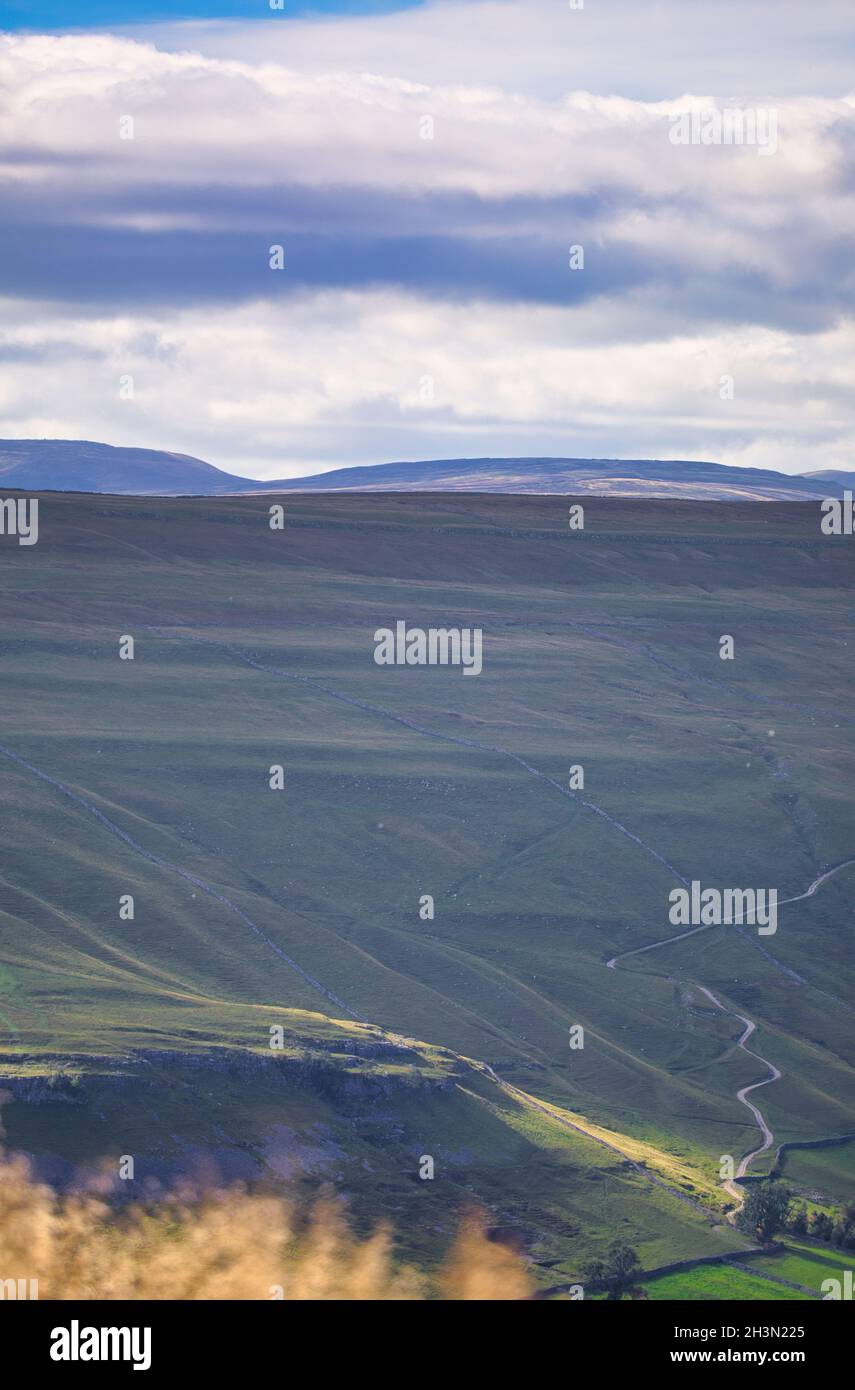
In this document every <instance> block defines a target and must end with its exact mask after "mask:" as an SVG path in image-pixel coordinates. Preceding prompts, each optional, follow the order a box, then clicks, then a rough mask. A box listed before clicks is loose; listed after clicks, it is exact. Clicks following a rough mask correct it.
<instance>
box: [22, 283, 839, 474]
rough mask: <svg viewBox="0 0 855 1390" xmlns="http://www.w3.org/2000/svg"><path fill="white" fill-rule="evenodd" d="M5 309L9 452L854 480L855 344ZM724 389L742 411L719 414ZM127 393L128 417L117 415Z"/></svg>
mask: <svg viewBox="0 0 855 1390" xmlns="http://www.w3.org/2000/svg"><path fill="white" fill-rule="evenodd" d="M2 309H3V321H4V323H5V324H6V327H5V328H4V330H3V333H2V335H1V336H0V349H2V350H3V351H4V354H5V353H8V352H9V351H11V353H12V354H13V355H14V353H15V352H16V351H17V352H18V353H19V354H21V355H20V358H19V360H18V361H16V362H13V363H12V364H11V365H10V367H9V370H8V372H7V373H6V377H5V400H4V401H3V407H4V415H5V417H6V419H7V421H8V422H9V424H10V425H11V426H12V428H11V429H10V431H9V432H10V433H11V434H13V435H15V436H19V437H38V436H42V435H55V436H58V437H63V438H75V437H80V436H84V437H95V438H100V439H104V440H106V441H107V442H109V443H114V444H139V443H141V442H145V443H146V444H147V445H149V446H151V447H156V448H164V449H175V450H178V451H181V452H186V453H197V454H199V455H201V456H202V457H205V458H208V459H209V460H210V461H211V462H215V463H218V464H220V465H221V466H224V467H228V468H230V469H233V470H234V471H237V472H244V473H247V474H249V475H253V476H267V477H275V476H288V475H295V474H298V473H301V472H304V471H306V470H313V469H315V468H316V467H317V468H323V467H333V466H338V465H340V464H346V463H358V462H379V461H382V460H383V459H384V458H386V457H419V456H422V457H425V456H437V455H439V456H441V455H443V454H446V455H450V456H458V455H470V456H471V455H476V454H479V453H490V452H494V453H495V452H499V453H505V454H508V453H510V454H518V453H520V452H527V453H536V454H537V453H539V454H542V453H544V452H548V453H556V452H557V453H564V454H573V453H581V454H590V453H599V454H600V455H606V456H609V455H614V454H618V455H623V456H630V457H631V456H635V457H639V456H650V455H653V456H657V457H669V456H670V457H696V458H714V459H718V460H721V461H726V462H729V463H746V464H752V465H753V464H756V463H758V462H759V461H761V460H762V461H763V465H764V466H776V467H783V468H786V469H788V470H790V471H799V470H802V469H808V468H811V467H816V468H819V467H833V466H840V467H845V466H846V465H847V462H848V453H847V451H849V450H851V447H852V442H853V440H855V404H853V403H855V325H852V324H848V325H846V326H843V327H838V328H836V329H834V330H830V331H828V332H826V333H823V334H818V335H814V336H813V337H811V338H810V339H807V338H804V337H801V336H793V335H788V334H785V333H775V332H771V331H769V330H768V329H754V330H741V331H739V332H736V331H733V332H730V333H722V334H718V335H715V336H712V335H704V334H691V333H687V334H685V335H683V336H679V337H674V338H672V339H670V340H665V341H662V340H651V341H649V342H644V341H637V340H636V339H634V338H633V339H631V340H627V341H622V340H621V337H620V330H619V324H620V316H621V309H620V305H618V304H613V305H606V306H605V312H607V313H611V315H612V318H613V323H614V326H615V332H614V339H615V340H614V341H611V342H605V341H599V342H589V341H588V340H587V334H586V318H587V316H588V315H589V314H590V312H591V311H590V310H589V309H581V310H574V309H564V308H559V309H554V308H546V307H541V308H538V309H536V310H533V309H532V308H531V307H528V306H526V307H523V306H507V305H495V304H490V303H480V304H476V305H471V304H466V305H450V304H442V303H436V302H433V301H429V300H425V299H420V298H416V297H413V296H404V295H397V294H392V293H390V292H366V293H346V294H338V293H336V294H329V293H323V294H320V295H307V296H304V297H301V298H300V299H298V300H294V301H290V302H288V303H287V304H285V303H282V304H278V305H270V304H264V303H258V304H247V305H241V306H238V307H231V308H206V309H203V310H201V311H200V310H198V309H194V310H192V311H185V312H178V313H173V314H170V315H167V316H162V317H153V316H151V317H134V318H127V317H109V316H106V317H99V318H93V319H87V320H70V319H69V318H68V317H67V316H66V315H65V314H64V313H62V312H61V311H56V312H54V313H53V314H46V313H45V310H44V308H42V309H41V310H39V312H38V313H36V312H35V310H36V306H32V305H26V304H21V303H19V302H10V303H6V304H4V305H3V306H2ZM725 374H727V375H731V376H733V378H734V381H735V397H734V399H733V400H732V401H729V400H722V399H721V398H720V378H721V376H722V375H725ZM127 375H130V376H132V377H133V379H134V388H135V390H134V399H133V400H122V399H120V390H119V384H120V378H121V377H125V376H127ZM425 378H431V379H432V384H433V399H429V400H424V399H423V398H422V387H423V382H424V380H425ZM392 440H394V441H395V444H394V446H392V445H391V441H392ZM497 440H503V441H504V444H503V446H501V447H499V448H498V449H496V448H495V447H494V445H495V443H496V441H497ZM547 441H551V443H550V445H549V447H548V448H547V447H546V443H547ZM817 441H820V442H819V443H817ZM521 442H522V444H524V447H522V444H521ZM488 446H489V447H488ZM556 446H557V447H556ZM642 446H643V447H642Z"/></svg>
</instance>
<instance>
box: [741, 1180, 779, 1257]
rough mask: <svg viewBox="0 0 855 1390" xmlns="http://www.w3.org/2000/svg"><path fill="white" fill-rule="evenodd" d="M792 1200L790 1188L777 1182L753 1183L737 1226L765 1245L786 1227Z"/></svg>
mask: <svg viewBox="0 0 855 1390" xmlns="http://www.w3.org/2000/svg"><path fill="white" fill-rule="evenodd" d="M791 1200H792V1199H791V1195H790V1190H789V1188H787V1187H780V1186H779V1185H778V1183H776V1182H771V1181H768V1180H767V1181H766V1182H758V1183H752V1184H751V1186H750V1187H749V1189H748V1195H747V1197H746V1198H745V1205H744V1206H743V1207H742V1210H741V1211H740V1213H739V1215H738V1216H737V1218H736V1221H737V1225H738V1226H739V1228H740V1230H742V1231H745V1232H746V1233H747V1234H748V1235H752V1236H754V1237H755V1238H756V1239H757V1240H759V1241H762V1242H763V1243H764V1244H765V1243H766V1241H769V1240H771V1239H772V1237H773V1236H774V1235H775V1234H776V1233H777V1232H778V1231H780V1229H781V1227H782V1226H785V1225H786V1222H787V1217H788V1216H789V1212H790V1202H791Z"/></svg>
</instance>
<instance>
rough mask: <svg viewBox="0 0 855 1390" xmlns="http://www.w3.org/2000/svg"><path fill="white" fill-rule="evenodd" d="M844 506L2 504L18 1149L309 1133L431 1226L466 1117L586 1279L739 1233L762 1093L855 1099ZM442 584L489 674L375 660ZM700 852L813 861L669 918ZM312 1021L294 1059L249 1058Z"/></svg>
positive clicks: (61, 1150)
mask: <svg viewBox="0 0 855 1390" xmlns="http://www.w3.org/2000/svg"><path fill="white" fill-rule="evenodd" d="M819 519H820V513H819V506H818V504H816V503H814V502H808V503H802V504H792V503H788V504H784V503H776V504H772V503H751V504H741V503H731V504H728V505H727V506H724V505H720V504H716V503H710V502H687V501H652V500H647V501H644V500H633V501H625V500H621V499H614V498H605V499H598V498H587V499H586V500H585V529H584V531H581V532H572V531H570V530H569V528H568V526H567V504H566V500H565V499H563V498H562V499H556V498H554V497H550V496H525V497H518V496H484V495H481V496H470V497H460V496H456V495H455V496H447V495H442V494H436V493H425V494H420V495H419V496H373V495H360V496H347V495H340V494H331V495H302V496H299V495H295V496H294V497H293V498H291V499H290V500H289V501H288V503H287V506H286V521H285V528H284V530H282V531H274V530H271V528H270V526H269V517H268V501H267V500H266V499H262V498H253V497H249V498H247V497H241V498H233V497H224V498H213V499H198V498H195V499H156V500H155V499H139V498H121V497H99V496H86V495H77V496H67V495H62V494H50V493H45V494H43V495H42V499H41V513H40V528H39V540H38V544H37V545H34V546H32V547H20V546H18V545H17V544H16V543H15V541H14V538H13V537H6V538H5V539H3V538H0V594H2V603H0V613H2V620H0V657H2V666H0V671H2V676H3V700H4V711H5V721H4V728H5V732H4V734H3V737H2V746H0V772H2V776H0V814H2V818H3V821H4V824H5V826H6V839H5V843H6V854H5V856H4V861H3V865H2V872H0V1029H2V1040H0V1049H2V1058H0V1073H2V1078H5V1084H6V1085H7V1086H8V1087H9V1088H10V1089H11V1090H12V1091H13V1092H14V1094H15V1096H16V1100H15V1101H14V1102H13V1103H11V1104H10V1105H9V1106H7V1107H6V1108H5V1110H4V1116H5V1124H6V1129H7V1135H8V1138H7V1142H8V1143H9V1144H10V1145H11V1146H12V1147H16V1148H22V1149H24V1150H26V1151H28V1152H31V1153H33V1154H36V1155H37V1156H38V1159H39V1162H40V1163H41V1164H42V1168H43V1171H44V1172H45V1173H56V1174H59V1176H60V1177H61V1176H62V1175H63V1174H64V1173H65V1172H66V1171H67V1165H69V1164H72V1165H74V1164H77V1165H79V1164H82V1163H85V1164H87V1165H93V1164H95V1163H96V1162H97V1161H98V1160H99V1159H100V1158H104V1159H107V1158H110V1157H111V1156H112V1157H113V1158H115V1156H116V1154H117V1153H118V1154H122V1153H131V1154H134V1153H136V1154H140V1155H142V1159H141V1167H140V1170H141V1172H143V1173H144V1172H146V1171H155V1172H156V1173H169V1172H172V1171H176V1170H180V1169H181V1167H182V1165H183V1164H184V1163H185V1161H186V1162H187V1163H190V1166H191V1167H192V1162H191V1160H192V1161H195V1160H197V1159H198V1161H199V1163H202V1161H203V1160H204V1161H205V1162H210V1163H212V1164H214V1165H215V1166H221V1167H222V1169H223V1171H224V1172H226V1173H234V1172H235V1171H237V1167H236V1165H238V1163H239V1162H240V1161H241V1160H240V1155H243V1161H245V1162H246V1163H247V1164H248V1165H249V1171H255V1170H256V1168H257V1166H258V1164H259V1163H262V1161H263V1165H264V1166H267V1167H270V1164H269V1162H268V1161H267V1159H265V1158H264V1155H265V1154H266V1155H270V1154H273V1155H275V1164H277V1165H278V1166H279V1169H280V1170H282V1171H284V1170H286V1169H290V1170H291V1171H295V1172H297V1173H298V1174H302V1175H304V1177H305V1180H306V1181H309V1180H311V1181H320V1180H322V1179H323V1178H324V1175H326V1177H328V1178H329V1180H330V1181H334V1182H335V1183H336V1184H337V1185H339V1186H340V1188H341V1190H343V1191H345V1192H348V1193H350V1194H351V1195H352V1196H353V1197H354V1200H355V1201H356V1202H357V1205H358V1206H359V1210H360V1212H361V1214H362V1217H363V1219H365V1220H366V1221H367V1220H369V1219H370V1218H371V1217H377V1216H382V1215H388V1214H389V1213H390V1211H391V1212H393V1213H394V1214H395V1215H396V1218H397V1217H400V1221H401V1224H403V1225H404V1226H405V1227H408V1229H410V1230H411V1231H412V1229H413V1226H414V1218H412V1211H413V1210H414V1209H413V1208H412V1206H410V1205H408V1203H409V1202H419V1201H423V1200H432V1199H427V1198H426V1197H425V1193H426V1192H427V1191H431V1192H434V1193H439V1192H440V1190H441V1189H440V1185H439V1180H437V1182H436V1185H435V1186H433V1187H431V1186H430V1184H422V1183H421V1182H420V1180H419V1178H418V1175H417V1173H415V1171H414V1168H415V1165H416V1164H417V1161H418V1159H419V1157H420V1156H421V1155H425V1154H427V1155H434V1156H435V1157H436V1156H439V1157H440V1158H441V1160H442V1167H441V1172H442V1174H443V1181H448V1183H450V1184H451V1186H450V1187H447V1188H445V1189H442V1190H443V1191H445V1192H446V1193H448V1192H451V1191H452V1189H453V1193H454V1203H455V1204H458V1203H460V1202H463V1201H464V1200H465V1199H466V1198H467V1197H468V1198H478V1199H480V1200H481V1201H483V1202H486V1203H488V1204H489V1206H490V1208H491V1210H493V1211H494V1212H495V1213H496V1219H497V1221H500V1222H501V1221H505V1220H506V1221H507V1222H509V1223H510V1225H511V1226H512V1227H513V1228H514V1229H515V1230H517V1231H518V1232H523V1233H524V1237H525V1242H526V1245H527V1248H530V1249H531V1250H533V1251H534V1252H535V1254H536V1257H537V1258H541V1259H543V1260H546V1261H558V1262H559V1264H560V1268H561V1270H562V1271H563V1272H565V1273H567V1274H569V1275H572V1274H573V1273H575V1272H576V1270H577V1268H578V1262H579V1260H580V1259H581V1258H583V1257H584V1256H585V1255H586V1254H589V1253H590V1252H591V1251H592V1250H601V1249H602V1248H603V1247H604V1245H605V1244H607V1243H608V1240H609V1239H613V1238H614V1236H615V1235H616V1234H619V1235H621V1236H624V1237H626V1238H627V1239H631V1241H632V1242H634V1243H636V1244H637V1245H638V1246H639V1248H640V1249H641V1250H642V1251H643V1254H644V1260H645V1266H646V1267H648V1268H649V1267H651V1265H652V1264H656V1265H659V1264H662V1263H667V1262H668V1258H669V1257H670V1258H673V1259H678V1258H683V1257H685V1255H686V1253H687V1252H693V1253H712V1252H714V1251H715V1250H717V1249H721V1246H722V1241H723V1240H725V1241H726V1238H727V1234H728V1233H727V1232H726V1231H725V1232H724V1234H722V1228H721V1225H720V1213H721V1210H722V1208H723V1205H724V1203H725V1202H726V1201H727V1200H728V1198H727V1196H726V1194H725V1193H723V1192H722V1190H721V1188H720V1186H719V1183H720V1172H719V1170H720V1166H721V1159H722V1155H728V1154H730V1155H733V1156H735V1157H736V1158H738V1157H739V1156H740V1155H744V1154H748V1153H750V1152H752V1151H753V1150H754V1149H756V1148H757V1147H758V1144H759V1142H760V1141H759V1136H758V1128H757V1124H756V1121H755V1120H754V1118H753V1117H752V1115H751V1113H750V1112H749V1110H748V1108H747V1107H746V1106H745V1105H744V1104H743V1103H742V1102H741V1101H740V1100H739V1098H738V1092H739V1091H740V1089H742V1088H744V1087H747V1086H751V1085H754V1084H755V1083H757V1082H758V1081H761V1080H766V1081H767V1082H768V1067H769V1066H774V1067H775V1068H776V1069H777V1070H778V1071H779V1072H780V1077H779V1078H778V1079H776V1080H775V1081H774V1082H773V1083H772V1084H766V1085H765V1086H764V1089H763V1090H762V1091H755V1092H754V1093H753V1098H754V1099H755V1100H756V1101H757V1103H758V1104H761V1105H762V1111H763V1114H764V1116H765V1117H766V1120H767V1121H768V1124H769V1126H770V1127H771V1130H772V1131H773V1132H774V1140H775V1144H776V1145H777V1144H778V1143H782V1142H786V1141H794V1140H796V1141H804V1140H808V1139H818V1138H823V1137H827V1136H831V1135H844V1134H847V1133H851V1132H852V1129H853V1126H852V1121H851V1116H852V1113H853V1108H855V1042H853V1033H852V1004H851V999H852V986H853V959H855V956H854V955H853V951H852V939H853V930H855V921H853V908H852V900H851V886H852V881H853V873H855V870H853V867H852V865H851V861H852V860H853V858H855V803H853V798H852V796H851V792H850V790H849V789H850V787H851V785H852V778H851V777H847V776H846V775H845V773H846V771H847V770H848V769H849V767H850V764H851V761H852V758H853V751H855V750H853V731H855V720H853V717H852V714H851V711H850V703H851V701H850V692H851V686H852V674H853V673H852V644H851V640H850V632H849V628H850V626H851V623H850V617H851V611H852V608H853V586H855V573H854V572H853V567H852V559H851V555H852V552H851V539H848V538H845V537H841V538H835V537H824V536H822V535H821V533H820V530H819ZM401 619H403V620H405V621H406V622H408V623H409V624H412V625H418V626H424V627H429V626H433V625H442V626H449V625H475V626H478V627H480V628H482V629H483V634H484V667H483V671H482V673H481V675H480V676H479V677H478V678H477V679H466V678H464V677H463V676H462V674H461V672H460V671H459V670H455V669H453V668H448V667H446V668H442V667H422V668H413V667H405V666H401V667H380V666H378V665H376V664H375V662H374V660H373V650H374V641H373V635H374V632H375V631H376V629H377V628H378V627H379V626H386V625H394V623H395V622H396V621H398V620H401ZM723 633H726V634H732V635H733V636H734V640H735V644H736V647H735V651H736V656H735V659H734V660H733V661H732V662H729V663H726V662H723V661H721V659H720V657H719V639H720V636H721V635H722V634H723ZM127 635H131V636H133V637H134V640H135V652H134V659H133V660H132V661H129V660H121V659H120V657H119V644H120V638H122V637H123V636H127ZM576 764H580V765H582V766H583V767H584V779H585V783H584V790H583V791H582V792H581V793H576V794H573V793H571V792H570V791H569V790H568V769H569V768H570V766H571V765H576ZM277 765H281V766H282V768H283V769H284V786H283V789H282V790H273V789H271V787H270V783H269V777H270V769H271V767H274V766H277ZM831 870H833V871H834V872H829V871H831ZM682 879H686V880H692V879H699V880H701V881H702V882H703V883H704V884H711V885H717V886H723V885H740V886H749V885H753V886H758V887H759V886H762V887H764V888H775V889H777V890H778V891H779V894H780V898H781V902H782V906H781V908H780V921H779V925H778V931H777V934H776V935H774V936H770V937H764V938H759V937H758V936H757V934H756V933H752V932H750V931H747V930H742V929H740V928H734V927H726V926H724V927H716V926H713V927H711V928H710V929H709V930H706V931H705V932H704V933H703V934H701V935H695V936H693V937H691V938H689V939H687V940H680V941H674V942H673V943H672V944H668V945H665V944H662V945H659V946H658V947H657V949H654V950H649V951H646V952H644V953H640V954H637V955H634V956H631V957H628V956H626V954H625V953H627V952H630V951H633V950H639V948H642V947H649V946H654V945H655V944H656V943H664V942H665V941H666V939H668V938H670V937H672V936H673V935H674V932H675V928H674V927H673V926H671V925H669V921H668V895H669V893H670V891H671V890H672V888H673V887H674V886H675V883H679V882H680V881H681V880H682ZM812 885H815V886H814V887H813V888H812ZM128 895H130V896H131V897H132V898H133V907H134V911H133V916H132V917H128V916H127V915H125V916H123V915H121V908H122V901H123V900H126V899H127V896H128ZM425 895H430V896H431V897H432V898H433V900H434V904H435V913H434V916H433V917H432V918H430V917H429V918H423V916H422V915H421V913H420V906H421V904H422V900H423V898H424V896H425ZM785 900H786V905H784V902H785ZM621 957H623V959H621ZM614 961H617V964H616V967H615V968H612V966H611V964H610V963H612V962H614ZM712 996H714V998H713V997H712ZM716 1000H717V1001H719V1002H718V1003H716ZM746 1018H748V1019H749V1020H750V1021H751V1022H752V1023H753V1024H754V1025H755V1031H754V1033H753V1035H752V1038H751V1041H750V1044H749V1047H750V1050H746V1048H745V1047H743V1046H741V1045H740V1039H741V1038H742V1037H743V1036H744V1027H745V1025H744V1019H746ZM741 1020H742V1021H741ZM272 1027H281V1028H282V1029H283V1034H284V1039H285V1042H284V1053H285V1056H284V1057H283V1058H282V1059H279V1060H282V1061H286V1065H292V1066H293V1067H296V1068H297V1070H296V1071H293V1070H292V1071H291V1072H286V1076H291V1077H293V1078H295V1084H294V1085H293V1087H291V1088H288V1087H286V1088H285V1091H286V1092H287V1094H285V1093H284V1092H283V1091H282V1089H281V1088H274V1087H272V1086H271V1085H269V1084H268V1078H267V1077H266V1076H265V1075H264V1074H262V1072H259V1073H258V1074H257V1075H256V1074H255V1073H253V1074H252V1076H251V1077H250V1079H249V1080H247V1081H246V1083H245V1084H244V1082H242V1081H241V1080H240V1078H239V1079H238V1081H237V1082H234V1081H229V1080H228V1078H227V1077H226V1078H225V1079H223V1077H221V1076H220V1071H221V1070H222V1068H221V1067H220V1066H219V1065H218V1062H219V1061H220V1059H222V1058H223V1057H224V1056H228V1057H232V1055H233V1054H234V1053H238V1054H240V1056H241V1057H243V1058H246V1057H250V1056H261V1055H263V1056H264V1057H266V1058H268V1059H269V1058H270V1056H271V1053H270V1047H269V1042H270V1036H271V1033H270V1030H271V1028H272ZM578 1027H581V1028H582V1029H583V1036H584V1046H583V1047H582V1048H579V1049H577V1048H574V1047H571V1045H570V1039H571V1030H572V1029H577V1028H578ZM414 1040H420V1041H414ZM275 1060H276V1059H275V1058H274V1061H275ZM229 1065H231V1063H229ZM246 1065H247V1066H248V1065H250V1064H249V1063H246ZM226 1069H228V1068H226ZM55 1077H56V1078H59V1080H58V1081H53V1082H52V1081H51V1080H50V1079H51V1078H55ZM63 1078H64V1079H63ZM297 1081H299V1084H296V1083H297ZM398 1083H400V1089H399V1086H398ZM372 1087H373V1088H374V1089H372ZM128 1096H132V1097H133V1099H132V1101H128ZM761 1098H762V1099H761ZM250 1111H251V1113H249V1112H250ZM99 1115H100V1116H102V1117H106V1119H102V1120H99V1119H98V1116H99ZM360 1117H361V1118H360ZM357 1119H359V1121H360V1124H361V1125H362V1126H363V1128H359V1125H358V1124H356V1120H357ZM316 1151H317V1152H316ZM236 1154H237V1155H238V1157H235V1155H236ZM259 1155H261V1158H259ZM188 1156H189V1157H188ZM771 1157H772V1154H771V1151H766V1152H765V1154H763V1155H761V1156H760V1157H759V1158H758V1159H757V1161H756V1162H755V1163H754V1164H753V1166H752V1173H755V1172H762V1171H763V1170H764V1168H765V1167H766V1166H767V1165H768V1163H769V1162H770V1160H771ZM626 1164H629V1165H630V1166H628V1167H627V1166H625V1165H626ZM633 1165H634V1166H633ZM603 1166H604V1167H605V1170H606V1172H605V1174H604V1173H603V1172H602V1169H603ZM797 1166H798V1165H797V1162H796V1160H795V1159H794V1160H793V1171H796V1168H797ZM850 1168H851V1156H850V1155H849V1154H848V1152H845V1151H842V1150H839V1149H833V1148H832V1149H827V1150H823V1151H822V1172H823V1173H824V1174H825V1180H827V1181H828V1184H829V1187H830V1188H832V1190H833V1191H835V1192H839V1191H842V1190H846V1187H845V1185H846V1182H847V1181H848V1175H849V1173H850ZM818 1171H820V1169H819V1168H818V1167H816V1168H815V1169H813V1170H812V1172H818ZM655 1178H661V1179H662V1181H663V1182H664V1183H665V1187H662V1186H661V1185H660V1184H659V1182H657V1181H654V1180H653V1179H655ZM674 1189H680V1190H681V1191H682V1193H683V1196H682V1197H680V1196H676V1195H675V1194H674ZM402 1194H403V1195H402ZM621 1194H623V1196H622V1197H621V1200H620V1201H618V1197H619V1196H620V1195H621ZM686 1196H691V1197H693V1199H694V1200H696V1201H699V1202H700V1203H701V1208H702V1209H701V1210H699V1209H698V1208H697V1207H696V1206H693V1205H692V1204H691V1203H690V1202H687V1201H686V1200H685V1197H686ZM624 1198H625V1199H626V1200H624ZM432 1210H433V1209H432ZM716 1213H719V1222H718V1224H716V1220H715V1217H716ZM449 1219H450V1218H449V1217H448V1211H447V1210H446V1209H445V1208H443V1213H442V1214H439V1213H436V1220H435V1225H436V1230H434V1231H433V1236H431V1233H430V1231H428V1233H427V1234H426V1235H425V1237H424V1238H425V1239H426V1240H427V1241H428V1243H429V1242H430V1240H431V1239H433V1237H434V1236H435V1238H436V1240H437V1241H438V1242H441V1240H442V1239H443V1238H444V1234H443V1233H444V1232H446V1233H447V1229H448V1220H449ZM432 1221H433V1218H432ZM408 1223H409V1224H408ZM560 1223H564V1224H563V1225H560ZM415 1224H416V1225H417V1224H418V1223H415ZM429 1224H430V1223H429ZM431 1229H432V1227H431ZM411 1238H412V1239H414V1240H417V1241H418V1240H421V1239H422V1236H421V1235H413V1236H412V1237H411ZM426 1257H427V1256H426Z"/></svg>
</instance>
